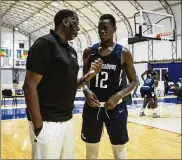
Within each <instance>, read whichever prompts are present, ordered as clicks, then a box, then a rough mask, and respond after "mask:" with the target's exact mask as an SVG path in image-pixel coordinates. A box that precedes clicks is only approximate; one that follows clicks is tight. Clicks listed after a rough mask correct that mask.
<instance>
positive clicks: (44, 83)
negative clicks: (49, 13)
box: [26, 30, 79, 122]
mask: <svg viewBox="0 0 182 160" xmlns="http://www.w3.org/2000/svg"><path fill="white" fill-rule="evenodd" d="M26 69H27V70H29V71H32V72H36V73H38V74H40V75H42V79H41V81H40V83H39V85H38V87H37V92H38V97H39V104H40V112H41V115H42V119H43V121H52V122H63V121H67V120H69V119H71V118H72V110H73V106H74V99H75V95H76V90H77V75H78V70H79V65H78V61H77V54H76V51H75V50H74V49H73V48H72V47H71V46H70V45H69V44H68V43H65V42H63V40H62V39H61V38H60V37H59V36H58V35H57V34H56V33H55V32H54V31H53V30H51V32H50V34H48V35H45V36H43V37H40V38H39V39H38V40H37V41H36V42H35V43H34V44H33V45H32V46H31V48H30V49H29V52H28V57H27V64H26ZM27 111H28V110H27ZM27 114H28V112H27ZM28 119H29V120H30V117H29V114H28Z"/></svg>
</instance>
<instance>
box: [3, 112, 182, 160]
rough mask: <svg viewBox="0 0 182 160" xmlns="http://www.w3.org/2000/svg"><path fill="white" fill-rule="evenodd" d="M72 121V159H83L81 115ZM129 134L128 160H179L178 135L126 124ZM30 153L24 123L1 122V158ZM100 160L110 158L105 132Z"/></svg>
mask: <svg viewBox="0 0 182 160" xmlns="http://www.w3.org/2000/svg"><path fill="white" fill-rule="evenodd" d="M73 118H74V126H75V158H76V159H85V144H84V143H83V142H82V140H81V139H80V130H81V123H82V118H81V114H76V115H74V117H73ZM149 118H151V117H149ZM151 119H152V118H151ZM174 125H175V124H174ZM128 132H129V137H130V141H129V142H128V144H127V153H128V158H129V159H181V134H179V133H173V132H169V131H165V130H161V129H157V128H155V127H151V126H146V125H142V124H137V123H135V122H128ZM30 153H31V147H30V140H29V130H28V123H27V120H26V119H19V120H4V121H1V154H2V155H1V158H2V159H30V158H31V157H30ZM99 158H100V159H112V158H113V155H112V149H111V145H110V142H109V139H108V136H107V131H106V130H104V134H103V136H102V140H101V144H100V153H99Z"/></svg>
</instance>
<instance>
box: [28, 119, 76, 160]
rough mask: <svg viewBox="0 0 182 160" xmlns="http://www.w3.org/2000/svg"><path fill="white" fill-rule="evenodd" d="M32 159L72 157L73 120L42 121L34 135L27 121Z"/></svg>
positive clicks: (30, 124)
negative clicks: (36, 134)
mask: <svg viewBox="0 0 182 160" xmlns="http://www.w3.org/2000/svg"><path fill="white" fill-rule="evenodd" d="M29 129H30V140H31V144H32V159H74V129H73V120H72V119H71V120H69V121H66V122H46V121H44V122H43V127H42V130H41V131H40V133H39V135H38V136H37V137H36V136H35V134H34V132H33V124H32V122H30V121H29Z"/></svg>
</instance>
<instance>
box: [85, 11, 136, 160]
mask: <svg viewBox="0 0 182 160" xmlns="http://www.w3.org/2000/svg"><path fill="white" fill-rule="evenodd" d="M98 32H99V36H100V40H101V42H100V43H97V44H95V45H93V46H92V47H91V48H87V49H85V51H84V54H83V62H84V66H83V72H84V74H85V73H86V72H88V69H89V67H90V65H91V64H92V62H94V60H95V59H97V58H100V59H102V61H103V63H104V64H103V66H102V70H101V72H100V73H99V74H97V75H96V76H95V77H94V78H93V79H92V80H91V81H90V85H89V88H87V87H85V88H84V91H83V92H84V95H85V97H86V102H85V105H84V109H83V124H82V132H81V138H82V140H83V141H85V142H86V158H87V159H96V158H98V154H99V142H100V139H101V134H102V130H103V124H104V123H105V126H106V128H107V132H108V134H109V138H110V142H111V144H112V149H113V153H114V157H115V158H116V159H122V158H123V159H126V157H127V156H126V148H125V144H126V143H127V142H128V140H129V138H128V131H127V116H128V111H127V107H126V103H125V100H124V97H125V96H127V95H129V94H130V93H131V91H132V90H134V89H135V87H136V73H135V68H134V65H133V58H132V56H131V53H130V52H129V51H128V50H127V49H126V48H124V47H122V46H121V45H119V44H117V43H114V42H113V34H114V33H115V32H116V21H115V18H114V17H113V16H112V15H110V14H104V15H102V16H101V17H100V20H99V25H98ZM126 75H127V77H128V80H129V82H130V84H129V85H127V80H126ZM102 147H104V146H102Z"/></svg>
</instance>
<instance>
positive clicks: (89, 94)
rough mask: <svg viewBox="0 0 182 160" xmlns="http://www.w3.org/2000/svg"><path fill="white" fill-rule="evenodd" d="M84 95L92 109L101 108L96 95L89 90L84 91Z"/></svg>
mask: <svg viewBox="0 0 182 160" xmlns="http://www.w3.org/2000/svg"><path fill="white" fill-rule="evenodd" d="M83 93H84V95H85V98H86V101H87V103H88V105H89V106H90V107H100V102H99V100H98V98H97V96H96V95H95V93H93V92H92V91H91V90H89V89H88V88H87V89H84V91H83Z"/></svg>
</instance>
